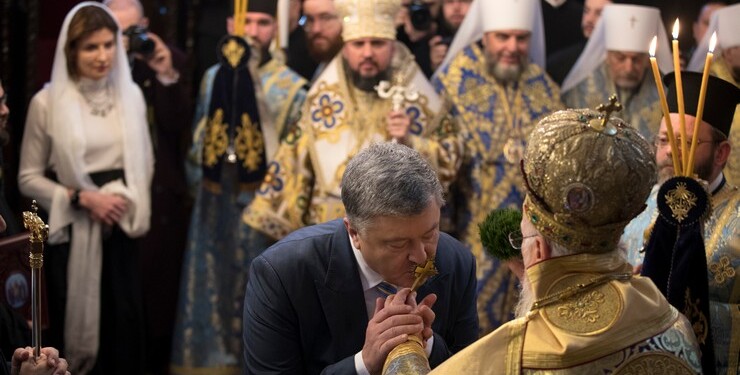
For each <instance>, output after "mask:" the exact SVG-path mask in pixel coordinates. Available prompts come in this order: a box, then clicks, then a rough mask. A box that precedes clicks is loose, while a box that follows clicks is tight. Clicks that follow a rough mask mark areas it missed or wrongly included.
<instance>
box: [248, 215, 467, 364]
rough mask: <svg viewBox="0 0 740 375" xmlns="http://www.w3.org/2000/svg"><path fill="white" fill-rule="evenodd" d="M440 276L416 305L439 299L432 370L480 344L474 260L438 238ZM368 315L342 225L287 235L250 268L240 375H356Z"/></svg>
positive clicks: (329, 224)
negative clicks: (427, 298) (430, 297)
mask: <svg viewBox="0 0 740 375" xmlns="http://www.w3.org/2000/svg"><path fill="white" fill-rule="evenodd" d="M436 266H437V269H438V270H439V274H438V275H436V276H434V277H433V278H431V279H429V280H428V281H427V282H426V283H425V284H424V285H423V286H422V287H421V288H420V289H419V290H418V294H417V300H421V299H423V298H424V297H425V296H426V295H428V294H430V293H436V294H437V296H438V297H439V298H438V300H437V302H436V303H435V304H434V307H433V310H434V313H435V314H436V317H435V320H434V323H433V324H432V329H433V330H434V346H433V348H432V354H431V356H430V358H429V360H430V364H431V366H432V367H435V366H436V365H438V364H440V363H442V362H443V361H444V360H445V359H447V358H448V357H450V356H451V355H452V354H453V353H455V352H457V351H459V350H461V349H462V348H464V347H465V346H467V345H468V344H470V343H472V342H473V341H475V340H476V339H477V338H478V315H477V313H476V299H475V295H476V275H475V259H474V258H473V256H472V255H471V254H470V252H469V251H468V250H466V249H465V248H464V247H463V246H462V245H461V244H460V243H459V242H458V241H457V240H455V239H453V238H452V237H450V236H449V235H447V234H445V233H441V234H440V237H439V244H438V246H437V256H436ZM367 323H368V319H367V311H366V309H365V300H364V294H363V290H362V283H361V282H360V274H359V268H358V265H357V261H356V260H355V257H354V255H353V253H352V247H351V244H350V241H349V235H348V234H347V230H346V229H345V228H344V224H343V223H342V221H341V220H334V221H330V222H327V223H324V224H320V225H316V226H312V227H306V228H303V229H300V230H298V231H296V232H293V233H292V234H290V235H289V236H288V237H286V238H284V239H283V240H282V241H280V242H278V243H277V244H275V245H273V246H272V247H270V248H269V249H267V250H266V251H265V252H264V253H263V254H262V255H260V256H258V257H257V258H255V259H254V260H253V261H252V265H251V269H250V273H249V281H248V283H247V290H246V296H245V300H244V332H243V338H244V359H245V363H246V366H245V373H246V374H257V373H259V374H266V373H274V374H318V373H324V374H354V373H355V367H354V358H353V356H354V355H355V354H356V353H357V352H359V351H360V350H362V347H363V344H364V342H365V330H366V328H367Z"/></svg>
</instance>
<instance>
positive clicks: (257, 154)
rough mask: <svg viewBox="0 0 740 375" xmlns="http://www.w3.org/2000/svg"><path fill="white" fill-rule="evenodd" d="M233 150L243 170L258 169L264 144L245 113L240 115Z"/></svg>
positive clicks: (259, 132)
mask: <svg viewBox="0 0 740 375" xmlns="http://www.w3.org/2000/svg"><path fill="white" fill-rule="evenodd" d="M234 148H235V149H236V156H237V157H239V160H241V161H242V165H244V168H246V169H247V170H248V171H249V172H254V171H256V170H258V169H259V167H260V163H261V162H262V154H263V150H264V148H265V142H264V140H263V139H262V132H261V131H260V129H259V127H258V126H255V125H253V124H252V120H251V119H250V118H249V116H248V115H247V114H246V113H243V114H242V126H241V127H239V128H238V129H236V139H234Z"/></svg>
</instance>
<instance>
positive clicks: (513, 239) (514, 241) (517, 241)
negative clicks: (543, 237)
mask: <svg viewBox="0 0 740 375" xmlns="http://www.w3.org/2000/svg"><path fill="white" fill-rule="evenodd" d="M537 236H539V234H536V233H535V234H530V235H529V236H522V232H521V231H518V230H515V231H513V232H511V233H509V244H510V245H511V247H513V248H514V249H517V250H521V249H522V242H524V239H525V238H531V237H537Z"/></svg>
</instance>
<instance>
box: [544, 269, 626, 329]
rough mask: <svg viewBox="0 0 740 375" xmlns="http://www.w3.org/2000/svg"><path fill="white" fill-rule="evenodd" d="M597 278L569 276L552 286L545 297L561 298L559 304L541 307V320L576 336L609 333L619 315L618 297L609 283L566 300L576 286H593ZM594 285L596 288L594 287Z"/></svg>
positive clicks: (595, 276) (619, 297)
mask: <svg viewBox="0 0 740 375" xmlns="http://www.w3.org/2000/svg"><path fill="white" fill-rule="evenodd" d="M596 278H598V275H583V274H580V275H569V276H565V277H563V278H562V279H560V280H558V281H556V282H555V283H553V286H552V287H551V288H550V290H548V292H547V295H548V296H550V295H558V294H562V296H563V300H562V301H561V302H557V303H553V304H550V305H545V306H544V307H543V310H542V311H543V317H544V318H545V319H546V320H548V321H549V322H550V323H552V324H553V325H554V326H556V327H557V328H560V329H562V330H564V331H566V332H569V333H573V334H577V335H591V334H597V333H599V332H603V331H604V330H607V329H609V327H611V326H612V325H613V324H614V322H616V321H617V319H618V318H619V315H620V314H621V311H622V306H623V302H622V296H621V295H620V294H619V292H618V291H617V289H616V288H615V287H614V286H612V285H611V284H609V283H606V284H602V285H599V286H596V287H594V288H593V289H591V290H585V291H583V292H582V293H577V294H574V295H572V296H570V297H568V295H569V294H570V293H569V292H570V291H571V290H573V289H574V288H578V287H579V286H580V285H588V284H589V283H594V282H595V279H596ZM595 285H598V284H595Z"/></svg>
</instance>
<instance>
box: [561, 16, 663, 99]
mask: <svg viewBox="0 0 740 375" xmlns="http://www.w3.org/2000/svg"><path fill="white" fill-rule="evenodd" d="M632 11H634V15H637V16H640V18H641V19H640V21H642V24H643V25H642V26H645V23H647V22H645V21H648V22H649V21H650V20H654V21H655V26H652V25H651V27H649V28H648V29H645V28H642V29H641V30H638V31H637V32H636V33H633V34H630V33H629V32H628V30H626V28H625V27H624V25H621V24H620V22H619V21H623V20H624V18H625V16H629V17H633V14H625V12H632ZM610 19H612V20H614V19H617V22H611V23H610V22H609V21H610ZM646 32H647V33H648V34H647V35H645V33H646ZM655 35H657V36H658V46H657V48H656V52H655V56H656V60H657V62H658V68H659V69H660V71H661V72H662V73H663V74H667V73H668V72H672V71H673V65H672V64H673V59H672V58H671V50H670V44H669V43H668V34H666V31H665V27H664V26H663V21H662V20H661V18H660V10H658V8H654V7H645V6H640V5H630V4H607V5H606V6H604V11H603V12H602V14H601V17H600V18H599V20H598V21H597V22H596V26H595V27H594V31H593V33H592V34H591V37H590V38H588V42H586V47H585V48H584V49H583V52H581V56H579V57H578V60H576V63H575V65H573V68H572V69H571V70H570V72H569V73H568V75H567V76H566V77H565V80H564V81H563V85H562V87H561V88H560V91H561V92H566V91H568V90H570V89H572V88H574V87H576V86H578V84H579V83H581V82H582V81H583V80H584V79H586V78H588V76H590V75H591V73H593V71H594V70H596V69H598V68H599V66H601V64H602V63H603V62H604V60H606V52H607V50H609V49H610V44H612V45H613V46H614V47H615V48H614V49H615V50H618V51H629V52H639V51H641V50H642V51H644V52H645V53H647V52H648V49H649V47H650V40H651V39H652V37H653V36H655ZM626 39H631V40H626ZM636 43H637V44H644V47H643V49H637V48H635V44H636Z"/></svg>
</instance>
